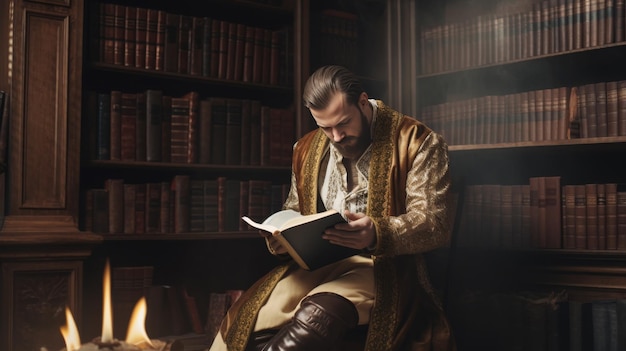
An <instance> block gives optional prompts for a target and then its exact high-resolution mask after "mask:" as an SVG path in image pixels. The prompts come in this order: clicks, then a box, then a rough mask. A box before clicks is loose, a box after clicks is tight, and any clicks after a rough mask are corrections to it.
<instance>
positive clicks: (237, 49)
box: [80, 1, 298, 338]
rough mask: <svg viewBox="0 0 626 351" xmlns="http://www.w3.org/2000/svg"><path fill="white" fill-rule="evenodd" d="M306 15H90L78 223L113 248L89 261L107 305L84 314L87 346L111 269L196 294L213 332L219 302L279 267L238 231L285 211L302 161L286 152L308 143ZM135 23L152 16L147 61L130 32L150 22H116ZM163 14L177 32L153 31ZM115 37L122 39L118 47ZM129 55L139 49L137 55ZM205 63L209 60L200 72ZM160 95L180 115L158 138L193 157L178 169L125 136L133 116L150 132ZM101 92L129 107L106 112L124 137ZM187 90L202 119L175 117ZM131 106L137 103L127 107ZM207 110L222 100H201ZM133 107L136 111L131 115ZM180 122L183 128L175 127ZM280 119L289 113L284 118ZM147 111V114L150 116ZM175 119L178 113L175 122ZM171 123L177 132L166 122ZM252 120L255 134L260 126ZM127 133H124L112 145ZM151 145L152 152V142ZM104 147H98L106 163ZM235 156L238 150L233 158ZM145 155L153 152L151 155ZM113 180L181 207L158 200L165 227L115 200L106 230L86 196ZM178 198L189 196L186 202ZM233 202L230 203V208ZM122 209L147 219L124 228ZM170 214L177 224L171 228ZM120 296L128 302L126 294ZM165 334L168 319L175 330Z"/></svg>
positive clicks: (127, 10) (265, 7) (143, 4)
mask: <svg viewBox="0 0 626 351" xmlns="http://www.w3.org/2000/svg"><path fill="white" fill-rule="evenodd" d="M294 11H295V10H294V3H293V2H292V1H274V2H263V1H219V2H212V3H211V4H210V5H209V4H205V5H200V4H197V3H195V2H182V3H181V2H172V1H158V2H154V1H134V2H115V1H111V2H109V1H98V2H90V3H89V4H88V5H86V9H85V18H86V21H85V22H86V23H88V25H87V26H85V48H86V49H87V52H88V55H86V57H85V60H84V66H83V92H84V93H85V95H86V96H85V98H84V99H83V117H84V118H83V125H82V126H83V143H84V144H83V148H82V151H83V153H82V157H81V160H82V161H81V203H82V204H83V206H81V209H82V210H83V211H81V215H80V218H81V219H82V220H83V221H84V222H82V223H81V225H84V227H83V229H85V230H91V231H94V232H96V233H99V234H101V235H102V237H103V238H104V243H103V245H101V246H99V247H97V248H96V250H95V251H94V254H93V255H92V257H90V259H89V260H88V261H87V263H86V264H87V268H88V269H87V271H88V272H89V274H90V275H89V276H88V275H86V276H85V281H86V286H87V287H88V289H86V290H85V294H86V298H87V299H88V300H89V301H94V302H96V303H93V304H89V305H86V306H85V309H86V315H88V316H89V318H86V320H85V323H84V326H85V327H84V329H85V334H86V335H98V333H99V328H100V322H99V321H100V320H101V313H102V311H101V306H100V304H99V303H97V301H99V300H100V299H101V294H102V292H101V284H99V282H100V280H101V273H98V272H102V271H103V269H102V268H103V267H104V262H105V261H106V260H107V259H109V260H110V262H111V266H112V268H113V269H115V268H118V267H141V266H149V267H153V270H152V272H153V274H152V276H151V283H150V285H162V286H173V287H175V288H184V289H186V290H187V292H188V293H189V294H190V295H192V296H193V297H195V298H196V302H197V306H198V313H199V315H200V318H201V320H202V321H205V319H206V318H207V311H208V302H209V295H210V293H212V292H224V291H226V290H232V289H241V290H242V289H245V288H246V287H248V286H249V285H251V284H252V283H253V282H254V281H255V280H256V279H258V278H259V277H260V276H261V275H262V274H263V273H265V272H266V271H268V270H269V269H270V267H271V266H272V265H273V264H275V259H274V258H273V257H271V255H269V254H268V253H267V252H266V250H265V249H264V247H265V244H264V242H263V240H262V239H261V238H260V236H259V235H258V234H257V233H256V231H252V230H248V229H247V228H242V227H240V226H239V222H240V221H239V218H240V216H241V215H244V214H246V213H248V210H249V209H250V210H252V208H253V206H254V207H255V210H256V211H261V212H260V213H259V212H257V213H258V216H260V218H258V219H259V220H260V219H262V218H264V217H265V216H267V215H269V213H270V205H271V206H274V207H275V206H277V205H276V201H278V203H282V201H281V199H282V198H283V196H284V195H283V194H281V193H280V191H281V190H282V191H283V192H284V188H283V189H281V188H280V185H284V184H288V183H289V176H290V163H289V162H290V161H289V159H287V158H286V157H288V158H290V155H287V156H285V155H286V151H287V152H288V151H290V149H291V144H292V143H293V142H294V141H295V137H296V135H298V132H297V129H296V124H295V121H296V117H295V112H294V107H293V106H294V105H295V104H296V103H297V101H296V100H295V89H294V86H295V85H294V84H295V83H294V77H293V75H294V73H295V72H296V71H295V68H294V63H293V60H294V49H293V45H294V42H295V41H296V40H297V38H295V37H294V35H295V34H297V33H296V32H295V31H294V19H295V18H296V16H295V14H294V13H295V12H294ZM132 14H135V17H137V16H139V17H140V18H141V16H142V15H146V18H147V25H146V27H147V38H148V39H147V40H146V41H145V44H144V45H145V53H144V51H143V50H141V49H144V48H143V47H141V46H140V41H139V39H138V37H137V39H136V40H137V42H136V43H134V44H135V45H136V46H135V50H133V49H132V44H133V42H132V34H135V33H141V30H137V28H136V29H135V31H134V32H133V31H132V30H130V31H128V32H126V30H127V29H128V25H129V24H130V25H131V26H132V25H133V24H134V23H136V24H141V20H133V21H130V22H129V23H125V24H123V26H122V28H115V25H114V26H113V28H110V27H109V26H108V25H107V24H109V23H116V22H115V18H118V16H122V21H124V18H126V19H128V18H132ZM151 14H153V18H156V19H157V23H158V18H162V19H163V21H165V23H163V27H162V30H161V28H160V27H158V26H157V25H155V26H153V27H151V25H150V23H151V21H152V19H151V17H150V15H151ZM133 22H134V23H133ZM151 31H155V33H151ZM106 33H111V34H112V35H113V36H114V37H113V38H110V37H109V35H107V34H106ZM116 33H121V34H116ZM124 34H125V35H126V36H124ZM129 34H130V35H131V37H130V39H129V37H128V35H129ZM116 35H122V36H121V37H116ZM152 36H154V37H156V43H157V45H156V48H154V49H152V50H153V51H152V52H154V53H155V55H156V57H155V58H154V59H153V61H151V56H150V52H151V51H150V50H151V44H152V43H151V42H150V39H149V38H151V37H152ZM159 43H163V45H159ZM128 44H131V48H130V49H129V47H128ZM187 44H188V45H187ZM194 44H195V45H194ZM142 46H143V45H142ZM248 48H249V52H248V51H247V50H248ZM116 50H119V51H121V52H119V51H116ZM160 50H162V52H161V54H159V52H160ZM170 50H172V51H170ZM244 51H245V52H244ZM128 52H130V53H131V55H130V57H129V55H128ZM170 52H171V53H172V55H170ZM116 53H117V57H116V56H115V55H116ZM122 53H124V54H126V55H123V54H122ZM133 55H134V56H135V60H133V58H132V56H133ZM159 60H161V61H160V62H159ZM133 61H134V62H133ZM143 61H145V62H143ZM172 62H173V63H172ZM194 62H195V63H198V64H197V66H194ZM248 63H249V64H248ZM274 63H276V64H275V65H274ZM146 67H148V68H146ZM194 67H195V68H194ZM279 70H280V71H279ZM148 90H157V91H159V93H160V95H161V96H169V97H170V98H171V99H172V105H171V107H172V109H171V115H170V118H163V120H162V121H161V124H165V127H163V128H162V129H161V127H158V128H157V129H160V130H159V131H158V132H157V134H158V135H161V136H160V137H159V139H160V141H161V147H162V146H163V145H166V144H167V141H169V142H170V143H171V145H170V147H171V146H174V145H176V144H177V143H178V144H179V145H183V147H185V148H186V150H185V151H183V155H182V156H183V157H182V158H183V159H182V161H181V159H178V160H177V159H175V158H174V156H175V148H171V151H170V154H169V156H170V157H169V159H168V157H167V156H164V155H166V154H167V151H161V150H159V152H157V153H156V154H157V155H159V156H160V158H159V157H157V159H158V161H153V160H147V159H146V158H145V156H143V155H141V152H139V150H140V145H142V144H141V142H140V141H139V140H145V139H143V138H145V136H140V134H137V130H140V128H138V127H137V129H136V130H135V131H134V132H133V131H131V132H129V133H128V132H126V131H125V129H124V128H125V126H124V124H123V123H125V122H124V120H125V118H126V120H129V121H131V122H129V125H131V127H132V124H133V123H135V122H132V121H133V118H135V119H136V124H134V126H135V127H136V126H139V125H140V124H139V123H140V121H141V120H142V119H143V118H147V119H148V121H149V118H150V116H149V113H148V112H147V111H141V106H150V104H149V103H148V104H146V103H145V102H144V101H142V97H143V96H144V94H146V92H147V91H148ZM93 92H95V94H100V96H102V95H104V96H105V98H104V101H107V102H108V101H109V100H113V99H114V96H120V95H121V100H120V101H121V102H122V105H121V108H120V111H119V114H117V116H116V115H115V107H114V104H115V103H114V102H110V105H106V107H105V109H106V110H109V111H110V115H109V118H111V117H114V118H115V117H117V118H118V119H121V123H122V125H121V126H120V125H119V123H120V121H118V122H117V123H118V125H117V126H116V124H115V122H112V121H111V122H108V123H106V122H105V123H104V124H103V126H104V127H105V128H99V118H102V116H103V114H102V112H101V111H99V110H98V108H97V107H98V105H95V104H94V101H97V99H96V98H94V97H90V96H89V95H91V96H93V94H94V93H93ZM189 92H195V93H197V95H198V98H197V100H191V101H188V102H185V101H182V102H183V103H184V105H181V106H188V107H187V108H188V109H189V110H190V112H189V114H187V115H185V113H186V111H185V110H184V108H185V107H183V110H180V109H179V108H177V107H176V106H178V105H177V104H180V103H181V101H180V100H181V99H180V98H181V97H184V96H188V93H189ZM120 93H121V94H120ZM107 95H109V98H108V99H107V98H106V96H107ZM89 99H92V101H90V100H89ZM124 99H127V101H130V102H129V103H128V106H130V107H126V110H125V107H124V102H123V101H124ZM202 100H211V101H210V103H203V102H202ZM161 101H164V100H161ZM220 101H222V102H223V101H225V102H226V105H221V108H220V107H219V106H218V105H219V103H220ZM245 102H248V103H249V105H248V106H250V107H248V108H247V111H248V113H247V115H246V113H245V112H244V111H246V110H245V108H244V107H243V106H242V105H243V104H244V103H245ZM194 103H196V104H198V105H199V108H198V109H197V110H194V107H193V105H194ZM187 104H188V105H187ZM157 105H159V104H158V103H157ZM165 106H167V104H166V103H165V102H164V103H163V105H161V107H162V108H163V111H167V107H165ZM215 106H218V107H215ZM231 106H234V109H231ZM134 108H136V110H134V111H133V109H134ZM181 111H182V115H181V117H177V115H178V114H179V113H180V112H181ZM194 111H195V112H196V115H195V116H194V115H193V114H194ZM274 111H276V112H277V113H276V114H273V112H274ZM281 111H282V114H281ZM143 113H145V115H143V116H142V114H143ZM270 114H271V116H270ZM104 115H105V116H106V112H105V113H104ZM163 116H167V113H165V112H164V113H163ZM185 116H186V118H185ZM189 116H190V117H189ZM281 116H284V117H281ZM142 117H143V118H142ZM105 118H106V117H105ZM187 118H189V119H187ZM281 118H282V119H281ZM285 118H287V119H285ZM157 119H158V117H157ZM167 119H170V121H169V122H168V121H164V120H167ZM194 119H195V121H194ZM177 121H181V122H183V123H189V124H190V126H185V127H183V129H184V130H183V133H182V135H183V140H181V141H180V142H177V141H176V136H178V135H180V134H176V130H175V128H177V127H176V126H177V123H178V122H177ZM270 121H271V122H270ZM144 123H146V122H144ZM147 123H148V124H150V122H147ZM157 123H158V122H157ZM250 123H252V124H254V123H256V126H255V127H254V126H251V124H250ZM108 128H111V129H108ZM144 128H145V127H144ZM107 129H108V130H107ZM167 129H171V130H172V135H171V136H170V138H168V137H166V136H165V137H164V136H162V135H166V134H165V133H166V132H165V130H167ZM115 131H117V133H121V135H120V134H117V135H116V136H114V133H115ZM207 131H208V132H207ZM101 132H104V133H107V132H108V133H109V136H108V137H107V136H105V137H103V138H101V139H99V135H100V133H101ZM185 134H186V135H185ZM133 137H135V138H136V139H135V140H134V143H133V141H132V140H131V141H130V142H128V141H124V140H128V139H127V138H130V139H132V138H133ZM116 138H117V140H116ZM179 138H180V137H179ZM185 138H187V139H186V140H184V139H185ZM281 138H282V139H281ZM166 139H169V140H167V141H166ZM153 140H154V139H153ZM100 141H103V142H102V143H100ZM116 142H117V143H116ZM181 142H182V143H181ZM125 143H128V144H125ZM144 143H146V144H147V148H148V149H149V147H150V143H149V142H146V141H144ZM251 143H255V145H252V144H251ZM129 144H130V147H127V148H126V150H125V149H124V148H125V146H124V145H129ZM146 144H143V145H144V146H145V145H146ZM157 144H158V143H157ZM116 145H117V150H115V146H116ZM207 145H208V147H207ZM107 147H108V148H109V150H105V151H108V152H105V153H104V155H103V154H102V153H100V154H99V153H98V151H101V150H102V148H107ZM120 148H121V150H120ZM194 148H195V150H194ZM89 150H92V152H91V153H90V151H89ZM93 150H96V153H95V154H94V153H93ZM232 150H236V153H231V151H232ZM147 151H148V154H149V150H147ZM143 152H144V153H145V152H146V150H145V147H144V150H143ZM194 153H195V155H194ZM253 154H255V155H256V157H254V156H253ZM190 155H191V156H190ZM185 158H186V159H185ZM251 158H254V159H255V160H256V161H254V160H252V159H251ZM180 176H182V177H188V179H189V181H188V183H187V185H186V186H183V187H181V188H177V187H176V186H175V184H176V182H175V181H174V179H175V178H178V177H180ZM107 179H121V180H122V182H123V183H124V187H129V188H133V187H134V188H135V193H136V194H139V193H143V192H144V191H146V193H148V191H147V190H139V189H146V188H149V187H150V186H151V185H147V184H157V187H158V188H160V189H161V190H158V191H157V192H158V193H159V195H160V198H161V199H165V198H167V197H170V200H169V201H170V205H167V204H164V203H163V202H159V200H158V199H157V201H156V205H155V206H156V208H157V209H158V210H156V211H155V212H154V214H155V216H156V222H158V225H155V223H156V222H155V223H153V224H150V223H149V222H148V221H149V219H148V218H149V217H147V216H149V214H147V213H146V214H140V215H137V213H138V211H142V209H145V211H146V212H147V211H149V208H150V206H149V205H147V204H146V205H138V206H137V205H136V203H137V200H135V201H136V202H135V205H132V204H128V203H126V204H125V203H123V202H117V205H114V204H111V203H109V207H108V209H109V211H108V219H109V226H108V228H107V227H106V226H105V227H104V228H102V227H97V225H96V223H97V222H98V217H97V212H91V211H93V210H95V209H96V208H97V207H98V205H99V204H98V202H90V201H93V200H91V199H89V198H88V193H89V192H90V191H91V189H104V188H105V182H106V180H107ZM218 179H226V180H227V182H229V183H230V184H229V185H228V188H226V182H224V183H223V184H224V188H221V187H220V188H218V183H217V182H218ZM251 180H254V181H263V182H265V185H266V186H265V187H261V188H259V187H255V188H254V189H253V188H252V187H249V183H248V182H249V181H251ZM209 183H210V184H209ZM158 184H162V187H159V186H158ZM168 184H171V185H170V186H168ZM194 184H195V185H194ZM196 185H197V187H196ZM270 186H277V188H276V187H274V188H275V189H273V191H278V193H275V194H272V193H271V192H270V190H272V189H271V188H269V187H270ZM222 189H223V190H222ZM125 191H128V190H125ZM244 191H245V192H248V193H245V192H244ZM253 191H254V192H255V197H254V199H255V200H254V201H251V202H250V203H249V204H248V199H253V197H252V192H253ZM259 191H260V192H261V195H265V196H266V197H265V199H261V198H258V196H259V195H257V192H259ZM131 192H132V190H131ZM111 194H112V193H111V192H109V196H108V200H109V201H120V200H113V198H112V197H111V196H110V195H111ZM125 194H126V195H123V198H125V199H128V198H129V197H128V194H127V193H125ZM180 194H185V195H183V196H182V198H181V196H180ZM194 194H195V195H194ZM203 194H204V195H203ZM232 194H234V195H232ZM270 196H275V197H276V198H277V199H278V200H274V198H273V197H270ZM222 197H223V200H220V199H222ZM138 198H139V197H137V199H138ZM194 198H195V199H197V200H194ZM175 199H177V200H175ZM261 200H262V201H261ZM146 201H148V197H147V196H146ZM175 201H176V204H174V202H175ZM243 201H245V204H244V203H242V202H243ZM269 201H273V202H272V203H270V202H269ZM218 202H219V203H220V204H219V205H218ZM222 205H223V207H221V206H222ZM120 206H121V207H123V208H124V209H125V211H127V210H128V209H129V208H130V209H131V210H130V212H128V211H127V212H125V214H124V216H125V219H127V217H128V216H129V214H131V216H132V212H133V209H134V212H135V216H138V218H140V219H139V220H134V228H132V227H133V225H132V224H131V225H129V224H128V223H124V222H121V221H120V220H119V219H118V220H117V224H118V225H117V226H116V227H117V228H118V229H117V230H115V229H114V228H113V227H112V223H113V221H115V218H114V217H112V212H113V211H114V209H115V208H118V209H119V207H120ZM261 206H265V207H263V208H261ZM278 206H279V205H278ZM90 207H91V209H90ZM105 207H106V205H105ZM240 207H241V208H240ZM243 207H245V208H243ZM163 211H165V212H163ZM167 211H169V216H168V218H167V219H165V217H164V216H167V215H166V214H165V213H167ZM105 212H106V211H105ZM119 212H120V211H118V213H119ZM144 220H145V222H143V223H142V221H144ZM182 223H185V224H184V225H181V224H182ZM112 284H113V286H114V292H113V294H114V299H115V294H116V290H115V286H117V284H122V282H121V281H116V280H115V279H113V281H112ZM122 290H123V289H122ZM119 298H120V299H123V298H124V297H123V296H122V295H119ZM181 306H182V305H181ZM182 308H185V307H184V306H182ZM124 312H126V313H129V312H130V311H124ZM149 313H150V312H149ZM120 314H121V313H118V316H114V335H117V336H116V337H117V338H123V337H124V335H125V334H124V333H125V330H126V323H127V320H128V318H129V315H120ZM183 314H184V315H185V318H187V317H186V315H187V312H186V311H183ZM149 316H150V315H149ZM152 318H153V319H155V320H158V319H159V318H164V317H163V316H161V317H159V316H158V315H157V314H155V313H154V312H153V314H152ZM170 321H171V320H170ZM162 323H169V322H165V320H163V321H162ZM185 324H186V325H185V326H183V327H182V329H179V330H184V331H186V332H191V331H192V329H191V326H190V324H189V323H188V321H185ZM203 326H204V325H203ZM169 330H175V329H169ZM171 334H173V333H171V332H170V333H167V335H151V337H155V338H156V337H164V336H169V335H171Z"/></svg>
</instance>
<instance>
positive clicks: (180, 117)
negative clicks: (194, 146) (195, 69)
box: [170, 97, 190, 163]
mask: <svg viewBox="0 0 626 351" xmlns="http://www.w3.org/2000/svg"><path fill="white" fill-rule="evenodd" d="M189 108H190V107H189V99H187V98H185V97H173V98H172V118H171V129H170V130H171V146H170V147H171V156H170V160H171V162H174V163H187V155H188V153H189Z"/></svg>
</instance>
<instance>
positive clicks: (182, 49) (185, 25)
mask: <svg viewBox="0 0 626 351" xmlns="http://www.w3.org/2000/svg"><path fill="white" fill-rule="evenodd" d="M179 19H180V24H179V28H178V73H182V74H189V72H190V71H189V61H190V57H191V31H192V26H193V23H192V17H191V16H185V15H180V17H179Z"/></svg>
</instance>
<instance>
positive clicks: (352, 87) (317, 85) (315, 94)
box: [302, 65, 363, 110]
mask: <svg viewBox="0 0 626 351" xmlns="http://www.w3.org/2000/svg"><path fill="white" fill-rule="evenodd" d="M337 92H340V93H345V95H346V102H347V103H348V104H352V105H356V104H357V103H358V101H359V96H360V95H361V93H363V86H362V85H361V82H360V81H359V79H358V78H357V77H356V75H355V74H354V73H352V72H351V71H350V70H348V69H347V68H345V67H342V66H336V65H330V66H324V67H321V68H319V69H317V70H316V71H315V72H313V74H312V75H311V76H310V77H309V79H308V80H307V82H306V84H305V86H304V92H303V93H302V98H303V100H304V106H306V107H307V108H309V109H314V110H322V109H324V108H325V107H326V106H327V105H328V103H329V102H330V99H331V97H332V96H333V95H334V94H335V93H337Z"/></svg>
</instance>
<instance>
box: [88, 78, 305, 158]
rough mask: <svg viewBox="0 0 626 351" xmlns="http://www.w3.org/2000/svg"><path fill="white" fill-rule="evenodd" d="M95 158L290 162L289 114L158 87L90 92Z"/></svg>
mask: <svg viewBox="0 0 626 351" xmlns="http://www.w3.org/2000/svg"><path fill="white" fill-rule="evenodd" d="M88 105H89V109H90V115H91V116H93V117H92V119H91V120H92V121H93V122H92V123H93V124H94V125H93V126H91V127H90V131H91V133H93V134H94V135H92V138H91V143H92V147H91V148H92V153H91V154H92V158H93V159H97V160H121V161H149V162H172V163H202V164H216V165H220V164H226V165H263V166H289V165H290V164H291V151H292V147H293V142H294V139H295V137H294V123H295V121H294V119H295V117H294V113H293V111H292V110H291V109H288V108H273V107H269V106H263V105H261V102H260V101H258V100H247V99H234V98H221V97H206V98H201V97H200V95H199V93H198V92H195V91H191V92H189V93H187V94H185V95H183V96H168V95H165V94H164V93H163V91H162V90H160V89H149V90H146V91H140V92H123V91H119V90H114V91H110V92H104V93H101V92H90V94H89V102H88Z"/></svg>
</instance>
